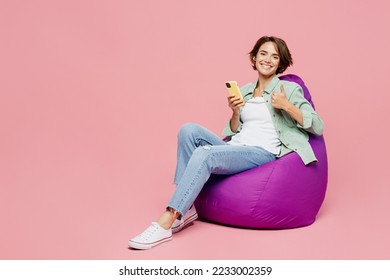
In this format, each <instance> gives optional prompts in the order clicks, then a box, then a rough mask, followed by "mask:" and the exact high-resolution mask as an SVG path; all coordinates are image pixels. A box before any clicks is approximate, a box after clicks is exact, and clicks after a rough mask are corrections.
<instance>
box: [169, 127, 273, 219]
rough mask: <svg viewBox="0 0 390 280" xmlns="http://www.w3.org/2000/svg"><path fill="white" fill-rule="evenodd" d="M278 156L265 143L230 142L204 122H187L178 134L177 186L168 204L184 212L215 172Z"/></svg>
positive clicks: (228, 171) (233, 170)
mask: <svg viewBox="0 0 390 280" xmlns="http://www.w3.org/2000/svg"><path fill="white" fill-rule="evenodd" d="M275 159H276V156H275V155H274V154H272V153H270V152H268V151H266V150H265V149H263V148H261V147H255V146H238V145H229V144H226V143H225V142H224V141H222V140H221V139H220V138H219V137H218V136H217V135H215V134H214V133H212V132H211V131H209V130H207V129H206V128H204V127H202V126H200V125H197V124H194V123H188V124H185V125H183V126H182V127H181V128H180V131H179V135H178V147H177V165H176V173H175V179H174V183H175V184H176V190H175V192H174V194H173V196H172V198H171V200H170V202H169V203H168V207H170V208H172V209H174V210H176V211H178V212H179V213H180V214H181V215H182V216H184V215H185V213H186V212H187V211H188V209H189V208H190V207H191V205H192V204H193V203H194V201H195V199H196V198H197V196H198V195H199V193H200V191H201V190H202V188H203V186H204V184H205V183H206V182H207V180H208V179H209V177H210V175H211V174H224V175H228V174H235V173H239V172H242V171H245V170H248V169H251V168H254V167H256V166H259V165H262V164H264V163H267V162H269V161H272V160H275Z"/></svg>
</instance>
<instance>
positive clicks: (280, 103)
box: [271, 85, 290, 109]
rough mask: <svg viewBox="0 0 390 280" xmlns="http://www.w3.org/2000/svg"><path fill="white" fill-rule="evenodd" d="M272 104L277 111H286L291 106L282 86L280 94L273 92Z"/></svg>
mask: <svg viewBox="0 0 390 280" xmlns="http://www.w3.org/2000/svg"><path fill="white" fill-rule="evenodd" d="M271 104H272V106H273V107H274V108H276V109H285V108H287V106H288V105H289V104H290V102H289V101H288V99H287V97H286V92H285V91H284V87H283V85H281V86H280V92H279V93H277V92H273V93H272V94H271Z"/></svg>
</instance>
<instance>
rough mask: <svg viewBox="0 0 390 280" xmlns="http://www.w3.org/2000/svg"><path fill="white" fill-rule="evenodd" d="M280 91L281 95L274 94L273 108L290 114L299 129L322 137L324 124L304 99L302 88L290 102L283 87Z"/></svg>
mask: <svg viewBox="0 0 390 280" xmlns="http://www.w3.org/2000/svg"><path fill="white" fill-rule="evenodd" d="M280 91H281V92H280V93H276V92H273V93H272V95H271V104H272V106H273V107H274V108H276V109H280V110H283V111H285V112H286V113H288V114H289V115H290V117H291V118H293V119H294V120H295V121H296V122H297V126H298V127H299V128H302V129H304V130H306V131H308V132H310V133H313V134H316V135H322V133H323V131H324V122H323V120H322V119H321V117H320V116H319V115H318V114H317V113H316V112H315V111H314V109H313V107H312V106H311V104H310V103H309V102H308V101H307V100H306V99H305V98H304V96H303V92H302V89H301V87H296V89H294V91H293V92H292V94H291V96H290V100H289V99H287V96H286V92H285V91H284V87H283V85H281V86H280Z"/></svg>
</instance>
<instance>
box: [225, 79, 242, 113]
mask: <svg viewBox="0 0 390 280" xmlns="http://www.w3.org/2000/svg"><path fill="white" fill-rule="evenodd" d="M225 84H226V87H227V90H228V93H229V97H228V103H229V107H230V108H231V109H232V110H233V114H234V115H237V116H238V115H239V114H240V107H241V106H244V105H245V102H244V98H243V96H242V94H241V91H240V88H239V87H238V85H237V82H236V81H228V82H226V83H225Z"/></svg>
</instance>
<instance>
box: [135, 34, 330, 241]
mask: <svg viewBox="0 0 390 280" xmlns="http://www.w3.org/2000/svg"><path fill="white" fill-rule="evenodd" d="M249 58H250V61H251V64H252V67H253V69H254V70H255V71H256V72H257V75H258V78H257V80H256V81H255V82H253V83H249V84H247V85H245V86H243V87H242V88H241V92H242V94H243V96H244V100H240V99H239V98H238V97H234V96H229V97H228V105H229V107H230V108H231V110H232V117H231V118H230V120H229V122H228V123H227V125H226V127H225V129H224V130H223V133H222V134H223V135H224V136H227V138H228V140H227V141H226V142H224V141H222V140H221V138H220V137H219V136H217V135H215V134H214V133H212V132H210V131H209V130H207V129H206V128H204V127H201V126H199V125H197V124H193V123H189V124H186V125H184V126H183V127H181V129H180V131H179V136H178V154H177V166H176V174H175V179H174V183H175V184H176V186H177V187H176V190H175V192H174V194H173V196H172V198H171V200H170V202H169V203H168V206H167V208H166V210H165V211H164V212H163V213H162V215H161V216H160V218H159V219H158V220H157V222H153V223H152V224H151V225H150V226H149V227H148V228H147V229H146V230H145V231H144V232H142V233H141V234H139V235H137V236H136V237H134V238H132V239H130V240H129V242H128V244H129V246H130V247H131V248H135V249H150V248H152V247H154V246H156V245H159V244H161V243H163V242H166V241H169V240H172V233H176V232H178V231H180V230H181V229H183V228H184V227H185V226H186V225H187V224H189V223H191V222H192V221H194V220H195V219H197V217H198V215H197V213H196V210H195V207H194V206H193V203H194V201H195V199H196V197H197V196H198V194H199V193H200V191H201V190H202V188H203V185H204V184H205V183H206V181H207V180H208V179H209V177H210V175H211V174H225V175H226V174H234V173H238V172H242V171H244V170H248V169H251V168H254V167H257V166H259V165H262V164H265V163H267V162H269V161H272V160H275V159H276V158H278V157H282V156H284V155H285V154H287V153H290V152H296V153H298V154H299V156H300V157H301V159H302V161H303V162H304V164H309V163H310V162H313V161H317V159H316V157H315V155H314V153H313V150H312V149H311V146H310V144H309V142H308V138H309V137H308V134H307V132H309V133H313V134H316V135H321V134H322V132H323V127H324V124H323V121H322V119H321V118H320V117H319V116H318V114H317V113H316V112H315V111H314V109H313V107H312V106H311V105H310V103H309V102H308V101H307V100H306V99H305V98H304V97H303V91H302V88H301V87H300V86H299V85H297V84H295V83H292V82H287V81H281V80H279V78H278V76H277V74H280V73H283V72H284V71H285V70H286V69H287V68H288V67H289V66H290V65H292V57H291V54H290V51H289V49H288V47H287V45H286V43H285V42H284V41H283V40H282V39H280V38H277V37H267V36H264V37H261V38H260V39H259V40H258V41H257V42H256V44H255V45H254V47H253V49H252V51H251V52H250V53H249Z"/></svg>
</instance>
